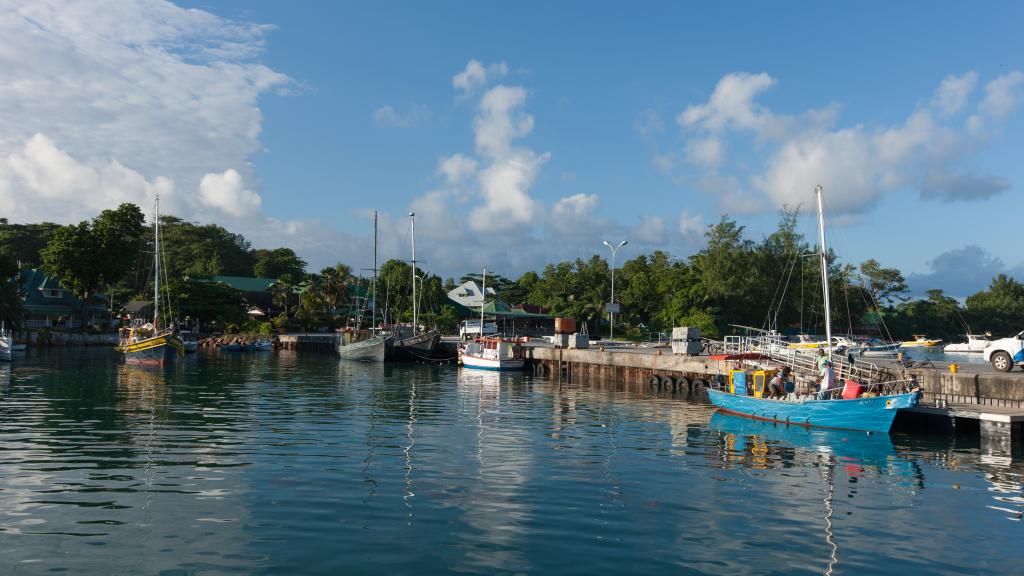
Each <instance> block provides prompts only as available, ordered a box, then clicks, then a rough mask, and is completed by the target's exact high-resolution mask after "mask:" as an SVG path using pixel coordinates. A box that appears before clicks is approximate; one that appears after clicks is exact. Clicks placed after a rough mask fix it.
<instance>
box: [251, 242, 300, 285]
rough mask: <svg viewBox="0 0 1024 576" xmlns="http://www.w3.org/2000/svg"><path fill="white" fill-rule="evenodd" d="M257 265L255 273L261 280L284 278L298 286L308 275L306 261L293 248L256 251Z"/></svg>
mask: <svg viewBox="0 0 1024 576" xmlns="http://www.w3.org/2000/svg"><path fill="white" fill-rule="evenodd" d="M253 255H254V256H255V257H256V263H255V264H254V265H253V273H254V274H255V275H256V276H259V277H260V278H275V279H277V278H282V279H284V280H287V281H288V282H289V283H291V284H298V283H299V282H301V281H302V279H303V277H304V276H305V274H306V261H305V260H303V259H302V258H299V256H298V255H297V254H296V253H295V251H294V250H292V249H291V248H274V249H273V250H255V251H253Z"/></svg>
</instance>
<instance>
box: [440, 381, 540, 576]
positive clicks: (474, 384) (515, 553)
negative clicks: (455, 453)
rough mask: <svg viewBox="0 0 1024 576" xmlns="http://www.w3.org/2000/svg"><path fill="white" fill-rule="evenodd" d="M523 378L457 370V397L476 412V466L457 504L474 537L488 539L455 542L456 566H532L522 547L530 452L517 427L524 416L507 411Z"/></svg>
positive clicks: (475, 568)
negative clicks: (476, 534)
mask: <svg viewBox="0 0 1024 576" xmlns="http://www.w3.org/2000/svg"><path fill="white" fill-rule="evenodd" d="M525 378H526V377H525V376H524V375H523V374H522V373H519V372H490V371H485V370H471V369H460V370H459V371H458V377H457V386H458V391H459V399H460V403H461V404H462V405H463V406H465V407H466V408H468V413H469V414H472V415H473V416H475V424H476V425H475V436H476V437H475V443H474V444H475V446H474V447H473V448H474V451H473V458H474V460H475V464H476V466H475V468H476V469H475V473H474V474H473V480H472V482H470V483H469V484H468V485H467V486H466V498H464V499H462V503H461V504H460V505H459V507H460V509H461V510H462V520H463V521H464V522H465V523H466V524H467V527H468V528H470V529H471V531H475V532H478V533H479V536H478V537H477V538H479V541H482V542H486V544H487V545H486V546H479V545H476V544H472V545H465V546H460V549H461V552H462V557H461V558H460V559H458V560H457V561H456V563H455V565H454V569H455V570H457V571H473V572H488V571H490V570H493V569H495V568H496V567H501V568H502V569H503V570H508V571H528V570H530V568H531V565H530V562H529V560H528V557H527V555H526V550H525V549H524V547H523V539H524V538H525V537H526V531H525V526H526V525H527V524H528V523H529V522H530V520H531V506H530V505H529V504H528V503H527V502H525V501H524V499H523V490H524V488H525V485H526V483H527V482H528V481H529V479H530V475H531V472H532V470H531V466H532V457H531V456H532V455H531V450H530V444H529V442H527V441H526V438H527V436H528V434H527V432H526V431H525V430H523V429H522V427H523V426H524V422H523V421H522V420H519V419H517V418H515V416H514V413H510V412H508V411H506V410H507V409H508V408H510V407H511V406H510V404H511V403H512V402H513V401H514V397H515V392H516V390H517V389H518V388H520V387H521V386H522V385H523V382H524V379H525ZM477 538H473V539H470V540H469V541H467V544H471V543H473V542H474V541H475V540H477Z"/></svg>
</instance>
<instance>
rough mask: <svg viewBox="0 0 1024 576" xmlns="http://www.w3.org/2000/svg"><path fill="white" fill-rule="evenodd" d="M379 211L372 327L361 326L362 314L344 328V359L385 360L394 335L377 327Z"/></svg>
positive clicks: (340, 346) (340, 351)
mask: <svg viewBox="0 0 1024 576" xmlns="http://www.w3.org/2000/svg"><path fill="white" fill-rule="evenodd" d="M377 272H378V270H377V211H376V210H374V211H373V282H372V284H371V301H370V309H371V310H370V312H371V320H370V328H369V329H368V330H364V329H362V328H361V327H360V324H361V320H362V314H361V313H360V315H359V316H360V317H359V318H357V319H356V323H355V326H354V327H352V328H347V329H345V330H342V331H341V332H340V333H339V335H338V355H339V356H341V358H342V359H343V360H359V361H363V362H383V361H384V358H385V357H386V356H387V353H388V349H389V348H390V347H391V344H392V342H393V341H394V337H393V336H392V335H390V334H384V333H382V332H380V331H379V330H378V329H377Z"/></svg>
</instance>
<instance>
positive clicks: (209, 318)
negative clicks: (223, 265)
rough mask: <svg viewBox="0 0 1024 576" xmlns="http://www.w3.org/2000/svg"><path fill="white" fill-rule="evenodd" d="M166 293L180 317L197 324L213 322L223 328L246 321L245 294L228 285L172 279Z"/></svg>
mask: <svg viewBox="0 0 1024 576" xmlns="http://www.w3.org/2000/svg"><path fill="white" fill-rule="evenodd" d="M168 292H169V293H170V295H171V301H172V302H173V303H174V309H175V310H177V311H178V313H179V314H181V316H182V319H185V318H187V319H188V321H189V322H194V323H196V324H198V325H199V326H200V327H204V326H207V325H210V324H213V323H216V324H218V325H220V326H222V327H223V326H227V325H228V324H240V323H242V322H244V321H245V320H246V306H245V297H244V296H243V295H242V292H241V291H239V290H237V289H235V288H232V287H231V286H228V285H227V284H224V283H221V282H209V281H200V280H193V279H189V278H175V279H172V280H171V282H170V284H169V285H168Z"/></svg>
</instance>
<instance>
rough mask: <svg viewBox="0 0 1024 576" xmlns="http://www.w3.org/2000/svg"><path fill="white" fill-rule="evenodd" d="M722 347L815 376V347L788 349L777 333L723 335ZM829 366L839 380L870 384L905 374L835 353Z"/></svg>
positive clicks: (902, 378) (895, 379) (898, 379)
mask: <svg viewBox="0 0 1024 576" xmlns="http://www.w3.org/2000/svg"><path fill="white" fill-rule="evenodd" d="M724 349H725V353H726V354H748V353H758V354H761V355H762V356H765V357H767V358H768V359H769V360H770V361H771V362H774V363H777V364H781V365H782V366H788V367H789V368H790V369H791V370H792V371H793V372H794V373H795V374H796V375H798V376H804V377H812V378H816V377H817V376H818V361H817V358H816V350H815V349H811V350H801V349H797V348H790V346H789V343H788V342H786V341H785V340H783V339H782V336H780V335H777V334H771V333H767V332H766V333H764V334H755V335H751V336H726V337H725V341H724ZM812 352H813V353H812ZM832 366H833V368H834V369H835V371H836V379H837V380H839V381H843V380H847V379H849V380H856V381H859V382H866V383H871V384H889V383H893V384H895V383H902V382H905V381H906V380H907V376H905V375H901V374H897V373H895V372H893V371H892V370H891V369H889V368H885V367H881V366H878V365H876V364H872V363H871V362H863V361H859V362H850V361H848V360H846V359H844V358H842V357H841V356H838V355H836V356H833V357H832Z"/></svg>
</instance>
